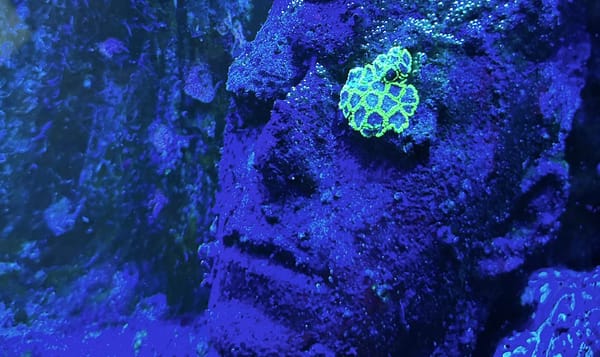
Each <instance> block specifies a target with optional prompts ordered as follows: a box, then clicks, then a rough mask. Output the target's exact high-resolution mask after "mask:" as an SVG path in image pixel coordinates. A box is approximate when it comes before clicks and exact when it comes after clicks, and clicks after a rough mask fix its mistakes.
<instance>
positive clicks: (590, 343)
mask: <svg viewBox="0 0 600 357" xmlns="http://www.w3.org/2000/svg"><path fill="white" fill-rule="evenodd" d="M521 304H522V305H525V306H531V307H532V308H533V309H534V312H533V313H532V314H531V316H530V319H529V321H528V322H527V325H526V326H524V327H525V329H523V330H521V331H519V332H514V333H513V334H512V335H511V336H509V337H507V338H504V339H503V340H502V341H500V343H499V344H498V349H497V350H496V353H495V354H494V356H497V357H516V356H565V357H566V356H577V357H588V356H590V357H591V356H597V355H598V354H599V353H600V268H596V269H594V270H593V271H591V272H576V271H572V270H568V269H552V268H548V269H542V270H538V271H536V272H535V273H533V274H532V275H531V277H530V278H529V282H528V283H527V287H526V288H525V291H524V292H523V295H522V296H521Z"/></svg>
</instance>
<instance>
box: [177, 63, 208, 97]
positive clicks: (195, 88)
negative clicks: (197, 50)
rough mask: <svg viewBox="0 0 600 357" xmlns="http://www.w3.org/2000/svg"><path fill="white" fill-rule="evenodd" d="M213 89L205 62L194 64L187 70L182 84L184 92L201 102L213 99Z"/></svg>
mask: <svg viewBox="0 0 600 357" xmlns="http://www.w3.org/2000/svg"><path fill="white" fill-rule="evenodd" d="M215 90H216V88H215V85H214V84H213V79H212V75H211V74H210V68H209V67H208V65H207V64H205V63H201V64H196V65H194V66H192V67H191V68H189V69H188V70H187V73H186V76H185V84H184V85H183V91H184V92H185V94H187V95H189V96H190V97H192V98H194V99H196V100H198V101H200V102H202V103H210V102H212V101H213V99H215Z"/></svg>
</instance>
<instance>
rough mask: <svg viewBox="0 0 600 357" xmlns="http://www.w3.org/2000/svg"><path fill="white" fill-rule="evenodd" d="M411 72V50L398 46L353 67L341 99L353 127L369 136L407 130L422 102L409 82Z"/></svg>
mask: <svg viewBox="0 0 600 357" xmlns="http://www.w3.org/2000/svg"><path fill="white" fill-rule="evenodd" d="M411 71H412V56H411V54H410V52H408V50H407V49H405V48H401V47H397V46H396V47H392V48H391V49H390V50H389V51H388V52H387V53H383V54H380V55H378V56H377V57H376V58H375V60H374V61H373V63H368V64H366V65H365V66H364V67H356V68H353V69H351V70H350V72H349V74H348V80H347V81H346V84H345V85H344V87H343V88H342V91H341V93H340V102H339V108H340V109H341V110H342V113H343V114H344V116H345V117H346V119H348V123H349V125H350V127H352V128H353V129H354V130H356V131H358V132H360V133H361V134H362V135H363V136H365V137H372V136H375V137H381V136H383V135H384V134H385V133H386V132H387V131H388V130H393V131H394V132H395V133H397V134H400V133H402V132H403V131H404V130H406V128H408V126H409V118H410V117H411V116H413V115H414V114H415V112H416V110H417V107H418V105H419V93H418V91H417V89H416V88H415V87H414V86H413V85H412V84H408V83H407V79H408V76H409V75H410V73H411Z"/></svg>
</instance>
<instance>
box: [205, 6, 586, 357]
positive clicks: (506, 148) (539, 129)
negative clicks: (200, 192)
mask: <svg viewBox="0 0 600 357" xmlns="http://www.w3.org/2000/svg"><path fill="white" fill-rule="evenodd" d="M401 3H402V2H401ZM521 5H522V6H520V7H518V8H514V9H512V8H511V9H507V8H506V7H501V6H498V7H496V5H493V6H489V7H483V6H481V7H476V8H475V9H474V10H473V9H470V10H469V11H470V15H469V16H465V17H464V18H462V17H460V18H459V17H454V18H452V19H451V20H447V21H446V22H443V25H436V26H437V27H436V28H435V31H438V33H437V35H436V36H433V35H431V33H428V32H426V31H421V32H417V34H416V35H415V31H413V30H415V26H417V25H415V24H420V25H418V26H425V25H424V24H423V22H420V23H419V22H415V21H412V20H411V19H416V18H419V17H418V16H419V14H421V13H427V12H428V11H429V10H431V9H428V8H427V6H426V5H422V6H420V7H417V6H415V7H409V6H403V5H398V4H396V5H385V6H384V7H383V8H375V7H372V6H371V5H369V4H368V2H360V1H359V2H355V6H352V7H350V6H348V5H346V4H345V2H343V1H327V2H319V3H316V2H308V1H306V2H304V3H303V2H285V1H275V4H274V5H273V9H272V11H271V12H270V15H269V18H268V19H267V22H266V23H265V25H264V27H263V28H262V29H261V31H259V33H258V35H257V37H256V39H255V40H254V41H253V42H252V43H250V44H249V45H248V47H247V48H246V49H245V51H244V53H243V54H242V55H240V56H239V57H238V59H236V60H235V61H234V64H233V65H232V67H231V69H230V72H229V76H230V77H229V80H228V81H229V82H228V87H229V89H230V90H233V91H234V92H235V93H236V94H238V95H239V96H240V97H239V98H238V100H236V102H235V104H234V105H233V106H232V108H231V110H230V114H229V116H228V119H227V120H228V123H227V126H226V129H225V139H224V147H223V156H222V161H221V164H220V173H219V179H220V187H221V190H220V192H219V194H218V196H217V204H216V207H215V211H216V212H217V213H218V215H219V219H218V228H217V236H218V240H219V243H220V245H221V247H220V249H221V253H220V255H219V256H218V257H217V259H216V262H215V264H214V268H213V272H212V277H211V282H212V291H211V298H210V303H209V316H210V323H209V329H210V330H211V345H212V348H213V349H214V350H215V351H216V352H218V353H220V354H222V355H301V354H303V353H308V355H317V354H325V355H333V354H334V353H338V354H341V355H351V354H357V355H386V354H390V355H399V354H402V355H405V356H413V355H414V356H422V355H429V354H434V355H468V354H470V353H473V351H474V350H475V348H476V343H477V337H478V334H480V333H481V332H482V331H484V327H485V322H486V317H487V316H488V314H489V310H490V306H492V305H493V303H494V301H495V297H494V291H495V290H493V289H495V288H497V287H498V284H501V283H502V282H506V279H504V278H505V277H507V276H508V277H512V278H515V279H516V278H517V276H518V270H519V269H522V268H523V266H524V265H528V264H533V265H535V264H537V263H536V259H538V254H539V253H540V252H541V251H542V249H543V248H544V247H545V246H546V245H547V244H548V243H549V242H551V241H553V240H554V239H555V237H556V234H557V231H558V228H559V225H558V218H559V217H560V215H561V213H562V211H563V209H564V206H565V202H566V199H567V197H568V188H569V186H568V184H567V179H568V165H567V164H566V162H565V161H564V158H563V155H564V154H563V153H564V147H565V138H566V135H567V134H568V133H569V131H570V127H571V121H572V119H573V116H574V113H575V111H576V110H577V108H578V107H579V91H580V90H581V88H582V86H583V79H582V76H583V72H582V68H583V65H584V63H585V61H586V59H587V57H588V56H589V45H588V39H587V36H586V35H584V34H583V32H582V30H581V28H579V27H578V25H575V24H573V23H570V22H569V21H568V20H567V19H563V20H562V22H560V23H561V25H560V26H558V23H559V21H558V20H557V19H558V18H559V17H560V16H561V14H560V12H558V10H556V4H554V7H552V4H551V3H550V2H548V3H547V4H546V5H545V6H546V7H545V8H543V9H542V10H543V11H542V12H540V13H539V14H538V13H536V12H533V11H531V9H532V8H535V6H533V5H534V4H533V2H529V1H521ZM308 7H310V9H311V11H313V13H317V14H319V15H318V16H319V18H320V19H321V20H318V19H315V20H314V21H313V22H311V21H300V19H302V20H306V19H307V18H306V16H307V15H306V14H307V12H306V11H307V10H306V9H307V8H308ZM455 10H456V9H447V11H448V13H449V14H456V13H459V12H456V11H455ZM553 10H556V11H553ZM465 11H466V10H465ZM390 13H393V14H394V16H385V15H386V14H390ZM315 16H317V15H315ZM440 16H441V15H440ZM442 17H443V16H442ZM381 18H386V19H387V20H386V22H385V24H382V23H379V22H378V21H379V20H377V19H381ZM499 18H504V19H505V21H504V22H503V27H502V28H499V27H498V26H496V25H495V24H496V22H494V21H495V20H497V19H499ZM323 19H326V20H323ZM348 19H353V20H352V22H349V20H348ZM474 19H479V22H478V24H479V26H477V27H473V26H472V25H473V20H474ZM542 20H544V21H542ZM322 21H324V22H322ZM336 21H337V22H339V26H338V27H337V29H338V30H337V31H339V37H340V38H346V39H348V41H346V42H343V43H339V42H332V43H331V44H332V47H331V48H330V47H328V48H327V51H325V50H324V49H323V42H319V41H317V40H315V39H317V38H319V36H323V38H324V40H323V41H325V42H326V41H327V40H326V36H328V35H327V34H326V31H325V30H326V29H327V26H334V24H335V23H336ZM323 23H324V24H325V25H323ZM275 25H277V26H275ZM323 26H325V28H324V27H323ZM380 26H384V27H386V28H387V29H389V31H390V32H389V33H388V34H387V35H386V34H381V33H379V35H378V34H377V33H378V32H377V31H378V30H377V29H379V28H380ZM411 26H412V27H411ZM431 26H433V25H431ZM526 26H527V28H528V31H530V32H532V33H545V34H546V37H547V38H552V39H554V38H558V37H559V36H567V37H566V38H567V39H568V42H569V43H570V45H569V46H570V47H567V46H566V45H565V46H563V45H560V44H558V43H557V45H556V47H554V48H553V49H549V48H547V46H546V45H547V44H546V43H540V44H539V46H540V47H543V48H542V49H543V51H542V50H540V52H539V53H536V52H535V51H534V49H535V48H536V42H535V41H537V39H535V38H532V42H531V43H530V42H528V43H526V44H525V43H523V41H521V40H518V39H517V38H516V37H519V36H525V34H524V33H523V31H524V28H525V27H526ZM394 31H395V32H394ZM408 34H412V35H411V36H413V37H411V38H412V40H410V41H409V40H407V42H408V43H407V44H406V47H407V48H409V49H410V51H411V53H413V54H417V53H421V55H420V57H419V58H420V60H419V61H420V62H419V63H418V64H417V65H418V69H417V71H416V73H415V74H414V83H415V87H417V88H419V95H420V97H421V104H420V107H419V110H418V111H417V113H416V114H415V116H414V117H413V118H411V121H412V122H411V128H413V129H411V130H407V131H405V132H403V133H402V134H401V135H391V134H392V133H391V132H390V133H389V134H390V135H388V134H386V135H385V136H383V137H382V138H368V139H367V138H363V137H361V135H360V134H359V133H357V132H355V131H354V130H352V129H351V128H350V127H349V126H348V124H347V121H346V120H345V119H344V118H343V116H342V115H341V113H340V112H339V111H338V109H337V103H338V100H339V97H338V94H339V91H340V89H341V85H342V84H343V83H344V81H345V76H346V74H347V70H348V69H350V68H352V67H355V66H356V65H360V64H361V63H366V62H370V61H371V60H372V59H373V57H372V56H371V54H370V53H371V52H372V53H374V54H376V53H382V52H383V51H385V50H386V49H385V48H384V49H383V51H382V49H380V48H378V46H381V47H388V48H389V47H392V46H393V45H394V44H395V43H394V42H396V41H402V39H403V37H402V36H406V38H409V37H408ZM567 34H568V35H567ZM377 36H379V42H378V43H376V44H374V43H370V42H367V43H365V42H364V41H365V40H364V39H365V38H370V39H371V38H373V37H377ZM449 38H452V39H453V41H458V42H461V41H462V44H463V45H464V46H447V45H444V44H447V40H448V39H449ZM274 39H285V41H281V42H278V46H279V47H278V52H277V53H273V52H272V50H273V48H272V47H273V46H272V45H273V42H270V41H274ZM411 41H412V42H411ZM317 43H319V45H318V46H317V45H316V44H317ZM465 50H467V51H466V52H468V53H466V52H465ZM334 56H338V58H340V62H339V63H337V64H333V63H332V61H331V58H332V57H334ZM347 59H349V60H347ZM251 64H255V66H254V67H253V66H251ZM282 71H283V72H282ZM240 73H243V74H244V75H241V74H240ZM281 73H284V75H282V74H281ZM233 76H235V78H233ZM247 94H250V96H251V97H254V98H258V101H257V100H254V101H251V100H249V97H248V96H246V95H247ZM413 124H414V125H413ZM492 287H493V288H492Z"/></svg>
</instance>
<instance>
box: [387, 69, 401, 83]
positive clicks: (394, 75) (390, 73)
mask: <svg viewBox="0 0 600 357" xmlns="http://www.w3.org/2000/svg"><path fill="white" fill-rule="evenodd" d="M397 77H398V73H396V71H394V70H393V69H388V71H387V72H385V80H386V81H388V82H391V81H393V80H395V79H396V78H397Z"/></svg>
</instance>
